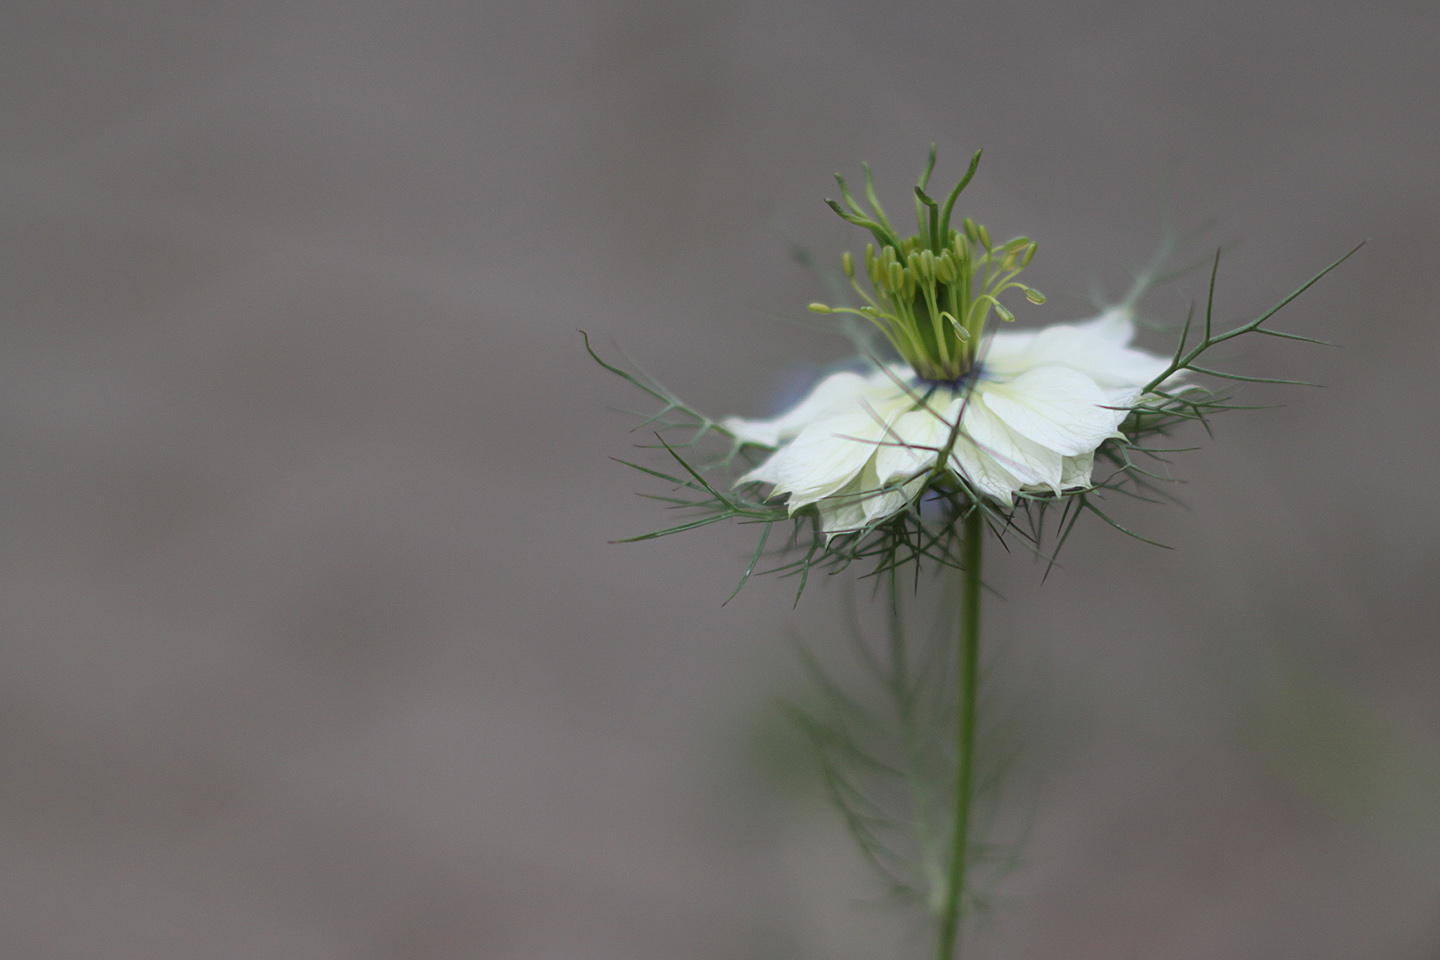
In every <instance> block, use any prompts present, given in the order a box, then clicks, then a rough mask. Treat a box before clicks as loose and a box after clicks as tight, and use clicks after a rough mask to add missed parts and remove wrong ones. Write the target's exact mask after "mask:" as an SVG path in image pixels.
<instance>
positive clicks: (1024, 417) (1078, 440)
mask: <svg viewBox="0 0 1440 960" xmlns="http://www.w3.org/2000/svg"><path fill="white" fill-rule="evenodd" d="M975 392H976V394H977V395H978V399H979V402H980V403H983V404H984V405H985V406H986V407H988V408H989V409H990V410H991V411H993V412H994V413H995V414H996V415H997V416H999V417H1000V419H1002V420H1004V421H1005V424H1006V425H1007V426H1009V427H1010V428H1012V429H1013V430H1014V431H1015V432H1016V433H1018V434H1020V435H1021V436H1023V437H1026V438H1028V439H1030V440H1033V441H1035V442H1036V443H1038V444H1041V445H1042V446H1045V447H1048V448H1049V449H1051V450H1054V451H1056V452H1057V453H1063V454H1065V455H1066V456H1071V457H1073V456H1078V455H1079V454H1082V453H1088V452H1089V451H1091V450H1094V449H1095V448H1096V447H1098V446H1099V445H1100V444H1101V443H1103V442H1104V441H1105V439H1106V438H1107V437H1111V436H1114V435H1115V428H1116V427H1118V426H1119V425H1120V423H1121V421H1123V420H1124V419H1125V411H1124V410H1111V409H1107V404H1108V398H1107V397H1106V396H1105V394H1104V392H1102V391H1101V389H1100V388H1099V387H1098V386H1096V384H1095V381H1094V380H1092V379H1090V378H1089V377H1087V376H1086V375H1085V374H1083V373H1080V372H1078V371H1076V370H1072V369H1070V368H1068V367H1056V366H1046V367H1035V368H1034V369H1031V370H1027V371H1026V372H1025V373H1023V374H1021V375H1020V376H1018V377H1016V378H1015V379H1014V380H1011V381H1009V382H1007V383H990V382H983V381H982V383H981V385H980V387H979V388H977V390H976V391H975ZM1057 479H1058V477H1057Z"/></svg>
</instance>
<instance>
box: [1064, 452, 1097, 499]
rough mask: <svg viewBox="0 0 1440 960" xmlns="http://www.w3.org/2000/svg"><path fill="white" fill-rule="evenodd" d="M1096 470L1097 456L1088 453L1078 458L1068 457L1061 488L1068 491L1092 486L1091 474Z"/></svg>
mask: <svg viewBox="0 0 1440 960" xmlns="http://www.w3.org/2000/svg"><path fill="white" fill-rule="evenodd" d="M1094 469H1095V454H1094V453H1093V452H1092V453H1086V454H1082V455H1080V456H1078V457H1066V458H1065V463H1064V466H1063V469H1062V471H1061V476H1060V486H1061V487H1063V488H1064V489H1066V490H1073V489H1074V488H1076V487H1088V486H1090V474H1091V473H1092V472H1093V471H1094Z"/></svg>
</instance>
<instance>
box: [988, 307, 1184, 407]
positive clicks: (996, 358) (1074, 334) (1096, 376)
mask: <svg viewBox="0 0 1440 960" xmlns="http://www.w3.org/2000/svg"><path fill="white" fill-rule="evenodd" d="M1134 336H1135V324H1134V321H1133V320H1132V319H1131V313H1130V311H1129V310H1127V309H1124V308H1119V307H1117V308H1114V309H1111V310H1108V311H1106V312H1105V313H1103V314H1101V315H1100V316H1098V317H1096V318H1095V319H1094V320H1090V321H1087V322H1084V323H1057V324H1055V325H1054V326H1051V327H1046V328H1044V329H1043V330H1037V331H1021V332H1018V333H1012V332H1010V331H1000V332H997V333H995V334H994V335H993V336H992V337H991V340H990V342H989V344H988V345H987V350H986V353H985V359H984V364H985V369H986V371H987V372H988V373H989V375H990V376H992V377H995V378H1001V379H1004V378H1010V377H1017V376H1019V375H1020V374H1022V373H1024V372H1025V371H1026V370H1029V369H1032V368H1034V367H1037V366H1046V365H1058V366H1065V367H1069V368H1070V369H1072V370H1077V371H1079V372H1080V373H1083V374H1086V375H1087V376H1089V377H1090V378H1091V379H1092V380H1094V381H1095V383H1096V384H1097V385H1099V386H1100V387H1101V388H1110V387H1143V386H1144V385H1145V384H1147V383H1149V382H1150V381H1151V380H1153V379H1155V377H1157V376H1159V375H1160V374H1161V373H1163V372H1164V371H1165V368H1166V367H1167V366H1169V365H1170V362H1169V360H1167V359H1166V358H1164V357H1157V356H1155V355H1154V354H1151V353H1146V352H1145V351H1144V350H1136V349H1134V348H1133V347H1131V346H1130V345H1129V344H1130V341H1131V340H1132V339H1133V338H1134Z"/></svg>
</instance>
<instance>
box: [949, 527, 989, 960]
mask: <svg viewBox="0 0 1440 960" xmlns="http://www.w3.org/2000/svg"><path fill="white" fill-rule="evenodd" d="M984 536H985V518H984V516H983V515H982V514H981V513H980V510H979V508H978V507H972V508H971V510H970V515H969V516H968V517H966V518H965V544H964V548H963V550H964V558H963V562H964V571H963V573H964V577H965V581H964V593H963V597H962V604H963V605H962V607H961V612H960V651H959V656H957V657H956V670H957V677H956V679H957V681H958V698H959V702H958V704H957V705H956V710H955V753H956V756H955V825H954V829H953V831H952V833H951V844H950V876H949V881H948V883H947V884H946V889H945V904H944V908H943V910H942V912H941V914H940V951H939V953H938V954H937V957H938V960H953V958H954V957H955V955H956V954H955V949H956V944H957V941H958V939H959V934H960V912H961V904H962V902H963V900H964V896H965V861H966V858H967V854H968V853H969V849H970V799H971V793H972V792H973V782H974V775H975V704H976V700H977V696H976V695H977V693H978V691H979V687H980V684H979V667H980V554H981V547H982V546H983V545H984V542H985V541H984Z"/></svg>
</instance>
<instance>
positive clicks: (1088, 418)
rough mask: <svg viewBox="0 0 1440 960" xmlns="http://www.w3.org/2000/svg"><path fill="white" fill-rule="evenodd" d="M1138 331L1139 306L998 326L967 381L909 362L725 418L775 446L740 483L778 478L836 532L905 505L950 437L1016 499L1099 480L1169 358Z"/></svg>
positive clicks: (795, 502)
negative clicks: (778, 409)
mask: <svg viewBox="0 0 1440 960" xmlns="http://www.w3.org/2000/svg"><path fill="white" fill-rule="evenodd" d="M1133 336H1134V323H1133V320H1132V315H1131V312H1130V311H1129V310H1128V309H1127V308H1115V309H1112V310H1109V311H1107V312H1105V313H1103V314H1101V315H1100V316H1098V317H1096V318H1095V319H1093V320H1089V321H1086V322H1082V323H1070V324H1056V325H1054V326H1051V327H1046V328H1044V329H1041V330H1038V331H1015V332H1012V331H1002V332H998V333H994V334H992V335H990V336H989V337H988V338H986V341H985V342H984V345H983V346H982V348H981V350H980V351H979V354H978V356H979V362H978V363H977V364H976V366H975V367H974V369H972V371H971V372H970V374H969V375H968V376H967V377H965V378H964V379H963V380H962V381H961V382H959V383H941V384H936V383H933V382H927V381H924V380H920V379H918V378H917V377H916V375H915V374H914V372H913V371H912V370H911V368H910V367H909V366H907V365H905V364H898V365H895V366H891V367H888V368H885V369H878V370H874V371H873V372H871V373H869V374H859V373H852V372H844V373H836V374H832V375H831V376H828V377H826V378H825V379H824V380H821V381H820V382H819V383H818V384H816V386H815V387H814V389H813V390H811V391H810V393H809V395H808V396H806V397H805V399H804V400H802V401H801V402H800V403H799V404H797V405H796V406H795V407H794V408H793V409H791V410H790V411H788V412H787V413H785V414H782V415H781V416H779V417H776V418H775V419H773V420H744V419H739V418H731V419H729V420H727V421H726V422H725V427H726V428H727V429H729V430H730V431H731V432H732V433H733V434H734V435H735V437H736V438H737V439H739V440H741V441H743V442H746V443H754V444H759V445H761V446H767V447H775V448H777V449H776V450H775V453H773V454H772V455H771V456H770V457H769V459H767V460H766V461H765V462H764V463H762V464H760V465H759V466H758V467H756V468H755V469H754V470H752V471H750V473H748V474H746V475H745V476H744V477H742V478H740V482H741V483H745V482H749V481H759V482H762V483H768V484H773V485H774V489H773V491H772V492H771V496H782V495H784V496H788V498H789V500H788V506H789V509H790V512H791V514H794V513H795V512H796V511H797V510H800V509H802V508H803V507H806V506H808V505H810V504H812V503H813V504H816V505H817V507H818V509H819V511H820V520H821V526H822V527H823V529H824V531H825V532H826V533H827V534H831V535H834V534H837V533H843V532H846V531H852V530H858V529H862V528H864V527H866V526H868V525H869V524H871V523H874V522H875V521H878V520H882V519H884V518H886V517H889V516H892V515H894V514H896V513H899V512H900V511H902V510H905V509H906V508H907V507H908V506H909V505H910V504H911V503H912V502H913V501H914V500H915V498H916V497H917V496H918V495H919V494H920V493H921V492H922V491H923V489H924V488H925V486H926V481H927V479H928V477H929V476H930V475H931V473H932V472H933V468H934V467H935V464H936V460H937V458H938V457H939V456H940V455H941V453H942V452H943V451H944V450H945V449H946V448H947V446H950V444H951V441H952V434H953V446H950V456H949V460H948V463H947V467H948V468H949V469H950V470H951V471H953V472H954V473H955V474H957V475H958V476H960V477H962V478H963V479H964V480H965V482H966V483H967V484H968V485H969V486H970V488H971V489H972V490H973V491H975V492H976V493H978V494H981V495H983V496H985V497H988V498H990V499H992V500H995V501H998V502H999V503H1001V504H1004V505H1006V506H1010V505H1012V504H1013V502H1014V495H1015V494H1016V493H1017V492H1018V491H1048V492H1051V493H1054V494H1056V495H1059V494H1061V493H1062V492H1064V491H1067V490H1075V489H1081V488H1085V487H1088V486H1089V485H1090V472H1091V468H1092V463H1093V460H1094V454H1095V450H1096V448H1097V447H1099V446H1100V444H1102V443H1104V442H1105V441H1106V440H1107V439H1109V438H1112V437H1119V436H1121V434H1120V433H1119V432H1118V428H1119V426H1120V424H1121V423H1122V422H1123V421H1124V420H1125V417H1126V415H1127V413H1128V412H1129V408H1130V407H1132V406H1133V405H1134V404H1135V403H1136V401H1137V400H1138V399H1139V398H1140V393H1141V390H1142V389H1143V388H1144V387H1145V386H1146V385H1147V384H1148V383H1149V382H1150V381H1151V380H1153V379H1154V378H1155V377H1156V376H1158V375H1159V374H1161V373H1162V372H1164V370H1165V369H1166V367H1167V366H1168V361H1167V360H1165V359H1163V358H1160V357H1156V356H1154V355H1152V354H1149V353H1146V352H1144V351H1142V350H1137V349H1135V348H1133V347H1131V346H1130V341H1131V339H1132V337H1133ZM957 421H958V423H959V430H958V431H956V430H955V424H956V423H957Z"/></svg>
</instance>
